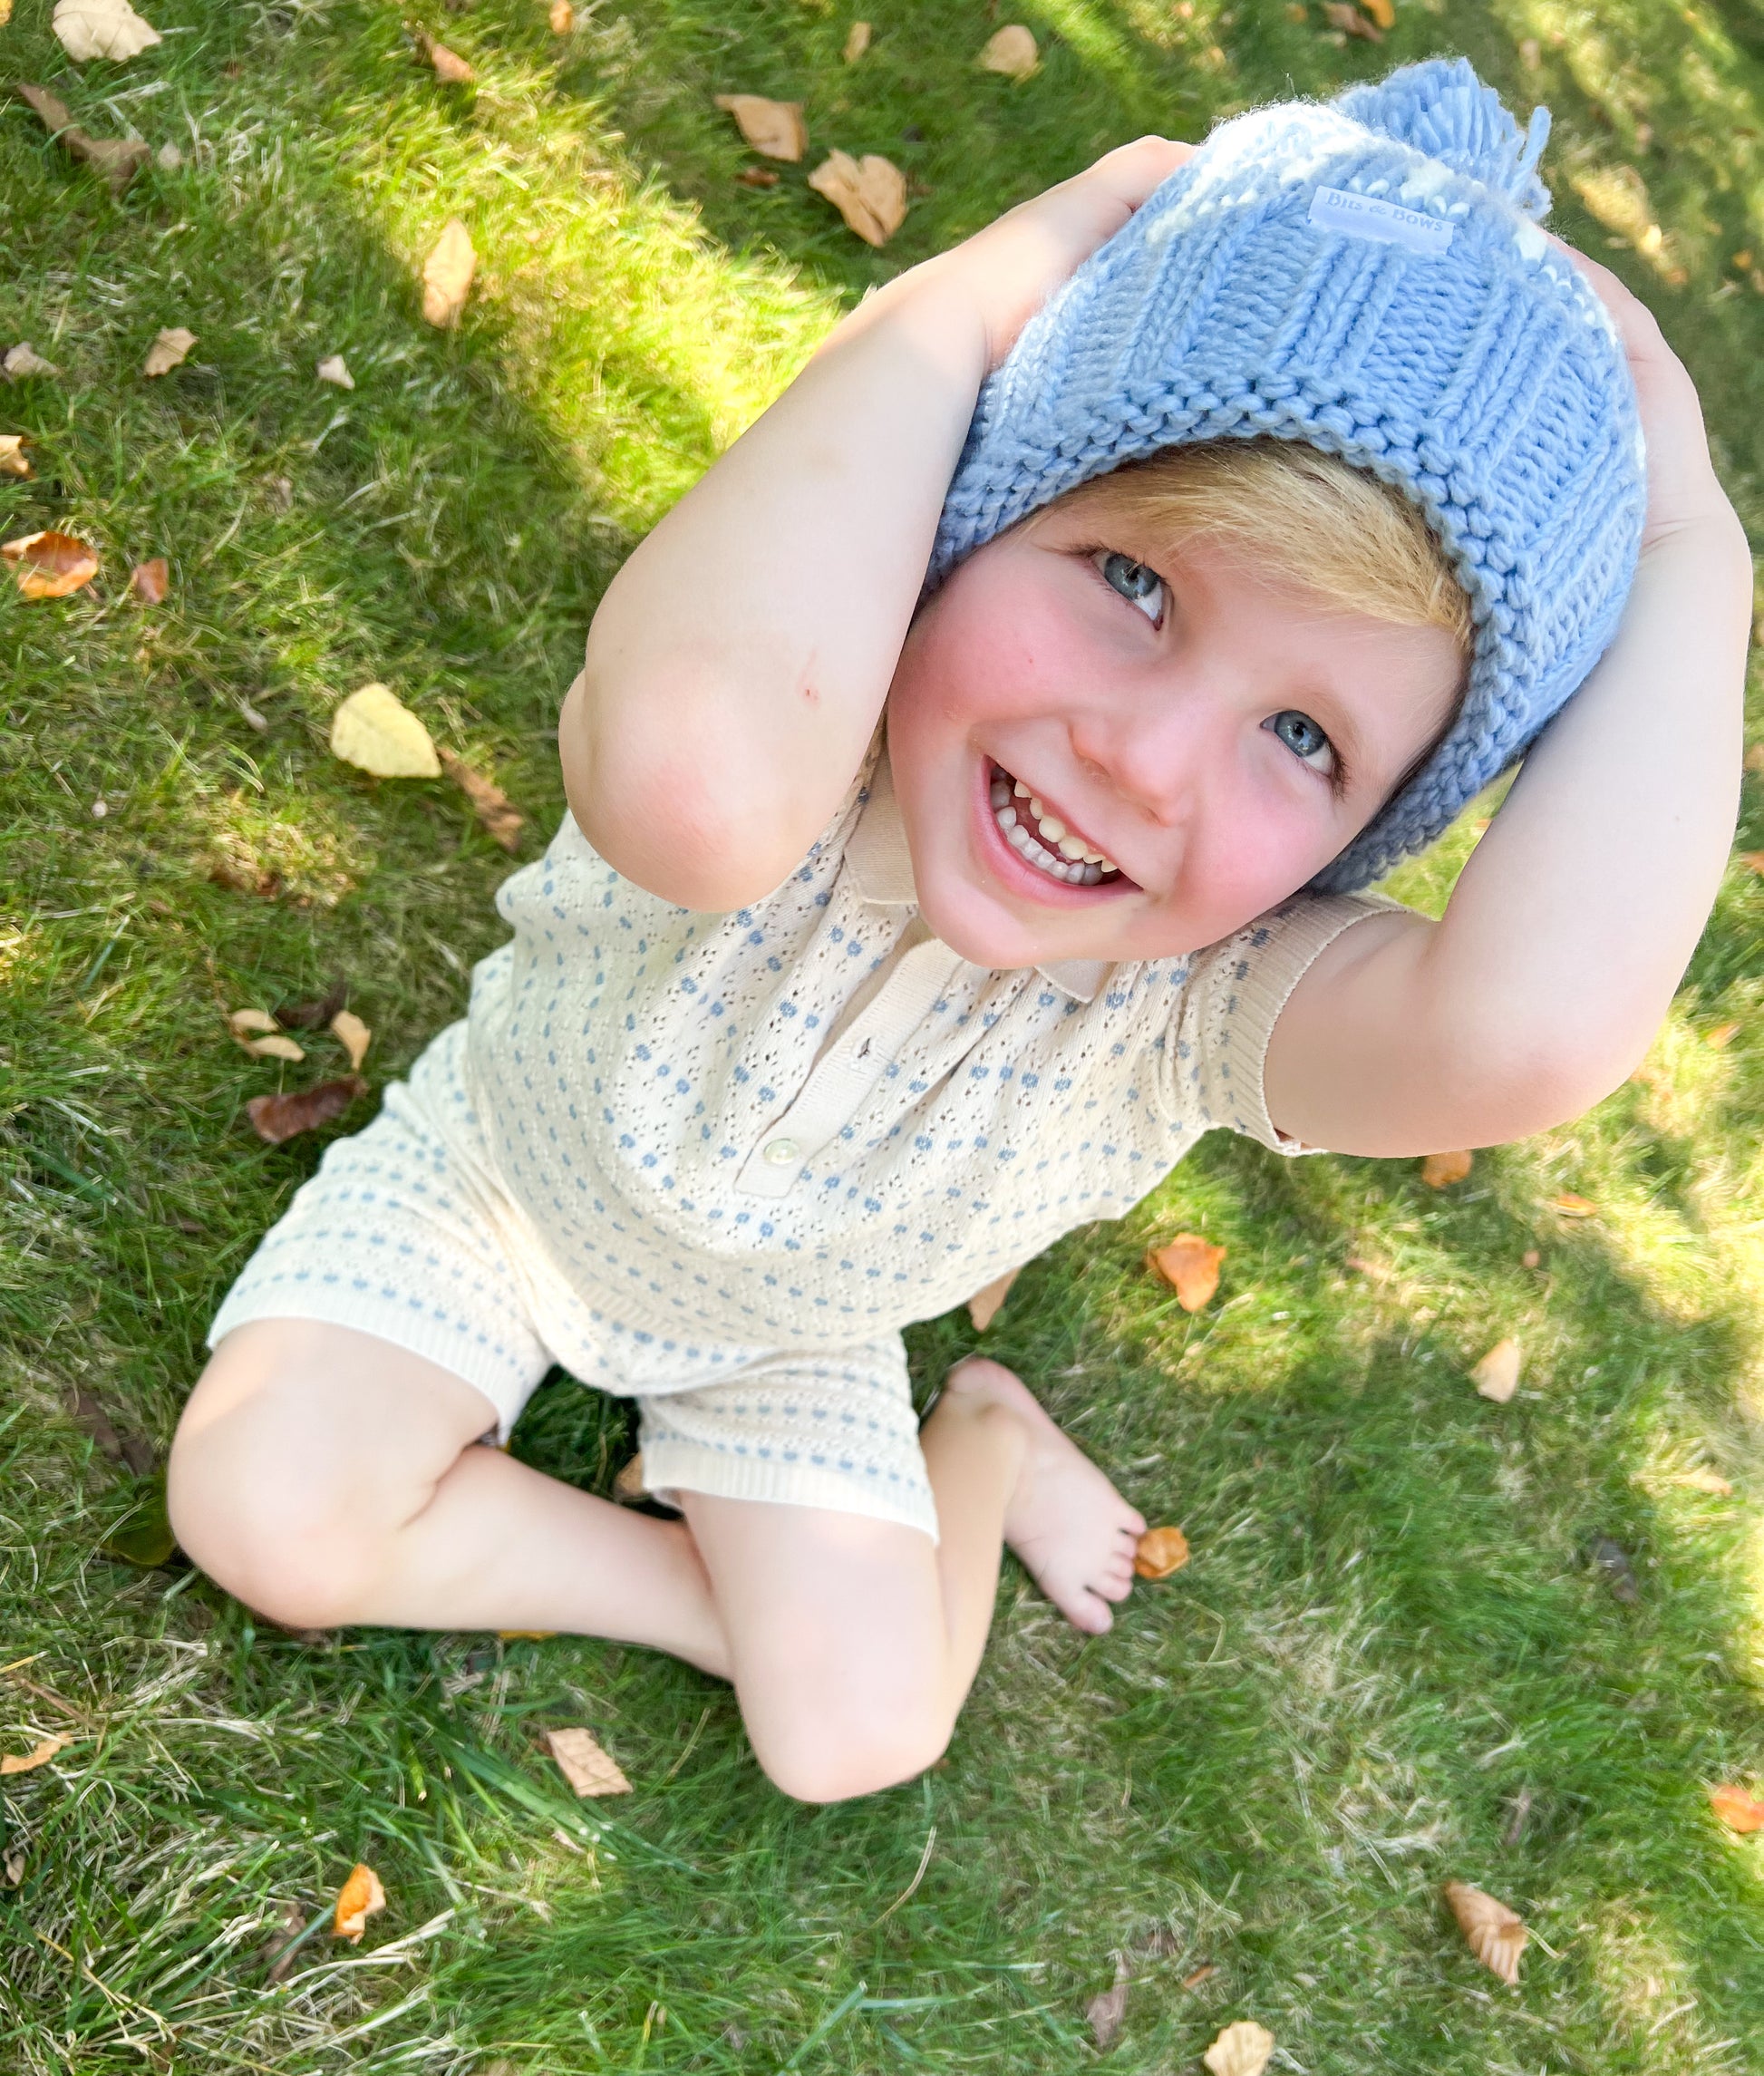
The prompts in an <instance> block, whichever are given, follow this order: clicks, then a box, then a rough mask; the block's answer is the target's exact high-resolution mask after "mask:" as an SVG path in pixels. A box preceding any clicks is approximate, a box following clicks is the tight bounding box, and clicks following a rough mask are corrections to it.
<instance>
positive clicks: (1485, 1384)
mask: <svg viewBox="0 0 1764 2076" xmlns="http://www.w3.org/2000/svg"><path fill="white" fill-rule="evenodd" d="M1520 1360H1521V1358H1520V1353H1519V1344H1518V1343H1517V1341H1515V1340H1513V1339H1511V1338H1510V1337H1509V1338H1508V1339H1507V1340H1505V1341H1497V1342H1496V1343H1495V1344H1494V1346H1493V1347H1492V1348H1490V1349H1489V1351H1488V1353H1487V1354H1486V1355H1485V1356H1484V1357H1483V1358H1482V1360H1481V1361H1480V1362H1479V1363H1478V1364H1477V1366H1476V1367H1475V1369H1473V1370H1472V1371H1471V1372H1470V1382H1472V1383H1473V1384H1474V1385H1475V1386H1476V1388H1477V1390H1478V1392H1481V1394H1482V1396H1483V1397H1484V1398H1485V1399H1493V1401H1494V1402H1495V1403H1496V1404H1497V1406H1504V1405H1505V1404H1506V1403H1507V1400H1508V1399H1510V1398H1511V1397H1512V1396H1513V1394H1514V1392H1517V1390H1518V1388H1519V1364H1520Z"/></svg>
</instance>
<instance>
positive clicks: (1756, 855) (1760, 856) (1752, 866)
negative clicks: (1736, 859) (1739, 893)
mask: <svg viewBox="0 0 1764 2076" xmlns="http://www.w3.org/2000/svg"><path fill="white" fill-rule="evenodd" d="M1740 864H1741V865H1743V866H1745V867H1746V868H1747V869H1748V870H1749V871H1751V872H1756V873H1759V874H1760V875H1764V850H1742V851H1741V852H1740Z"/></svg>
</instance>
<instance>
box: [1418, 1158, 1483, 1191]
mask: <svg viewBox="0 0 1764 2076" xmlns="http://www.w3.org/2000/svg"><path fill="white" fill-rule="evenodd" d="M1475 1160H1476V1156H1475V1155H1474V1154H1471V1153H1430V1154H1429V1155H1428V1157H1427V1159H1425V1160H1423V1161H1422V1162H1421V1180H1422V1181H1423V1182H1425V1183H1426V1184H1427V1186H1428V1188H1430V1189H1447V1188H1450V1187H1451V1185H1452V1184H1453V1183H1454V1182H1461V1181H1462V1180H1463V1179H1464V1178H1465V1177H1466V1176H1467V1175H1468V1173H1469V1171H1470V1169H1471V1168H1472V1166H1474V1164H1475Z"/></svg>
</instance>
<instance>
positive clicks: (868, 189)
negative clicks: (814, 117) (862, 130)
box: [809, 151, 906, 246]
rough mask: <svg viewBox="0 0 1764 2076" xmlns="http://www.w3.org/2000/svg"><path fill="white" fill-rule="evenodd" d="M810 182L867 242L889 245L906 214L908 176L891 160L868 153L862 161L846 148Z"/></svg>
mask: <svg viewBox="0 0 1764 2076" xmlns="http://www.w3.org/2000/svg"><path fill="white" fill-rule="evenodd" d="M809 186H810V187H811V188H812V189H814V190H815V192H816V193H817V194H818V195H825V196H826V198H827V199H828V200H829V202H831V203H832V205H833V207H834V208H835V209H838V212H839V214H840V215H841V216H842V217H843V218H845V220H846V228H848V230H853V231H856V232H857V234H858V237H859V238H862V239H863V240H864V241H865V243H866V244H867V245H876V246H882V245H887V242H888V240H889V239H890V238H892V237H893V236H894V234H895V233H896V231H897V230H898V229H899V228H900V227H901V225H902V223H903V222H904V221H905V220H906V175H905V174H904V173H903V172H902V171H901V170H900V169H899V167H898V166H896V165H893V164H891V163H890V162H889V161H888V160H887V159H882V158H878V157H877V155H876V153H875V152H867V153H866V154H865V156H864V157H863V158H862V159H861V160H858V159H853V158H852V157H850V156H849V154H848V153H847V152H844V151H832V152H829V154H828V156H827V158H826V160H824V161H823V162H822V163H821V164H820V165H819V166H817V167H816V169H815V170H814V171H813V172H812V173H810V174H809Z"/></svg>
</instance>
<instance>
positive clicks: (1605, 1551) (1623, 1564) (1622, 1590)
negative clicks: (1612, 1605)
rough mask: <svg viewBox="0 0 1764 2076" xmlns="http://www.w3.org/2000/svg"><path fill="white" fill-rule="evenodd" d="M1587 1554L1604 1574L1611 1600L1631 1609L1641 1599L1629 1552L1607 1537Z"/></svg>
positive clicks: (1597, 1542) (1599, 1541) (1603, 1537)
mask: <svg viewBox="0 0 1764 2076" xmlns="http://www.w3.org/2000/svg"><path fill="white" fill-rule="evenodd" d="M1588 1554H1589V1555H1590V1556H1591V1557H1592V1559H1593V1562H1594V1564H1595V1565H1597V1567H1599V1569H1600V1570H1601V1571H1602V1572H1603V1573H1604V1579H1605V1584H1606V1585H1607V1586H1609V1587H1610V1588H1611V1595H1612V1598H1613V1599H1614V1600H1621V1601H1622V1602H1623V1605H1624V1606H1626V1607H1633V1606H1635V1604H1636V1602H1637V1601H1639V1600H1640V1599H1641V1597H1642V1582H1641V1580H1640V1579H1639V1578H1637V1577H1636V1576H1635V1567H1634V1566H1633V1564H1632V1563H1631V1562H1630V1557H1629V1552H1628V1551H1627V1550H1626V1549H1624V1547H1623V1545H1622V1544H1621V1543H1614V1542H1613V1541H1612V1539H1611V1538H1610V1537H1609V1536H1601V1537H1600V1538H1598V1540H1597V1541H1596V1542H1595V1543H1594V1545H1593V1547H1592V1549H1591V1551H1590V1552H1589V1553H1588Z"/></svg>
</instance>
